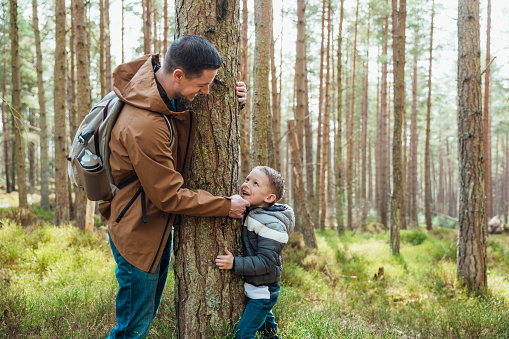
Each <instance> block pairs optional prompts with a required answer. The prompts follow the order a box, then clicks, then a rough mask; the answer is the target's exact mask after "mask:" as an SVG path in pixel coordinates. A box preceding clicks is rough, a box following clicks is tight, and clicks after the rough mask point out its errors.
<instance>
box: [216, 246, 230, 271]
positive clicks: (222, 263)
mask: <svg viewBox="0 0 509 339" xmlns="http://www.w3.org/2000/svg"><path fill="white" fill-rule="evenodd" d="M224 251H225V252H226V255H218V256H217V258H216V265H217V267H219V269H220V270H231V269H232V268H233V254H231V253H230V251H228V248H227V247H225V248H224Z"/></svg>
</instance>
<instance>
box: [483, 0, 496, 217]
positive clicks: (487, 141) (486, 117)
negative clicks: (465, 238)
mask: <svg viewBox="0 0 509 339" xmlns="http://www.w3.org/2000/svg"><path fill="white" fill-rule="evenodd" d="M490 32H491V0H488V22H487V28H486V71H485V73H484V106H483V109H484V110H483V130H484V159H485V164H486V169H485V172H484V173H485V176H486V182H485V186H486V216H487V217H488V220H489V218H492V217H493V216H494V214H493V192H492V187H493V181H492V173H491V163H492V160H491V122H490V71H491V69H490V67H489V65H490V59H491V54H490V46H491V33H490Z"/></svg>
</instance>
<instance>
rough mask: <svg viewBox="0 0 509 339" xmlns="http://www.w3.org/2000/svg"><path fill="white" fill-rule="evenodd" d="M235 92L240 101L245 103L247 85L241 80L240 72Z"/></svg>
mask: <svg viewBox="0 0 509 339" xmlns="http://www.w3.org/2000/svg"><path fill="white" fill-rule="evenodd" d="M235 93H236V94H237V100H238V102H240V103H241V104H245V103H246V101H247V87H246V84H245V83H244V81H242V80H240V72H239V81H237V86H236V87H235Z"/></svg>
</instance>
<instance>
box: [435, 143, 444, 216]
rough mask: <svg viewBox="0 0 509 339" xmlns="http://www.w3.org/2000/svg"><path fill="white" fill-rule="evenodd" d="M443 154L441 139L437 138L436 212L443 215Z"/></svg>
mask: <svg viewBox="0 0 509 339" xmlns="http://www.w3.org/2000/svg"><path fill="white" fill-rule="evenodd" d="M444 188H445V187H444V154H443V152H442V137H441V136H440V135H439V136H438V189H437V206H436V210H437V211H439V212H440V213H444V212H445V209H444V198H445V197H444Z"/></svg>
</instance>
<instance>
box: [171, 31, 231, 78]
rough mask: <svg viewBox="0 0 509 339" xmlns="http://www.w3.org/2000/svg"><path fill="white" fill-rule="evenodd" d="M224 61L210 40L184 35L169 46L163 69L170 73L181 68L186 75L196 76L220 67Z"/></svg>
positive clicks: (189, 76)
mask: <svg viewBox="0 0 509 339" xmlns="http://www.w3.org/2000/svg"><path fill="white" fill-rule="evenodd" d="M222 63H223V58H222V57H221V55H220V54H219V52H218V51H217V49H216V48H215V47H214V46H213V45H212V44H211V43H210V41H208V40H207V39H205V38H202V37H201V36H197V35H183V36H181V37H180V38H178V39H176V40H174V41H173V42H172V44H171V45H170V48H168V51H167V52H166V56H165V57H164V62H163V70H164V71H165V73H167V74H168V73H173V71H174V70H176V69H177V68H180V69H182V70H183V71H184V73H185V74H186V77H188V78H195V77H200V76H201V75H202V73H203V71H204V70H206V69H210V70H215V69H218V68H219V67H221V65H222Z"/></svg>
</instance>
